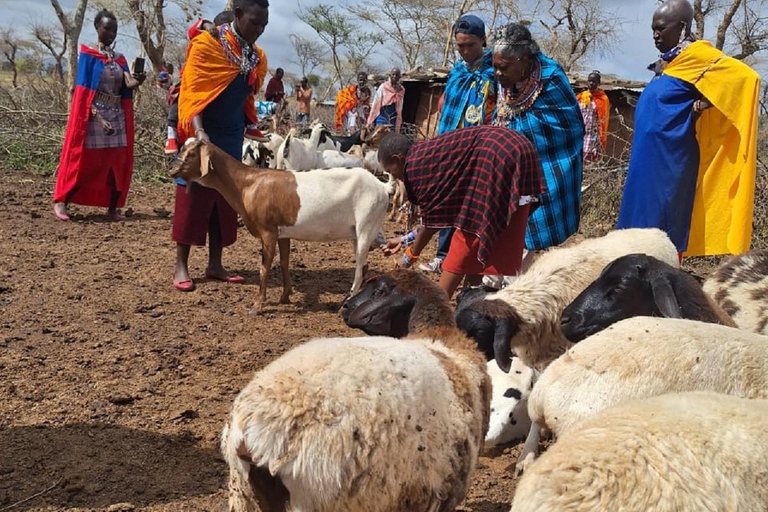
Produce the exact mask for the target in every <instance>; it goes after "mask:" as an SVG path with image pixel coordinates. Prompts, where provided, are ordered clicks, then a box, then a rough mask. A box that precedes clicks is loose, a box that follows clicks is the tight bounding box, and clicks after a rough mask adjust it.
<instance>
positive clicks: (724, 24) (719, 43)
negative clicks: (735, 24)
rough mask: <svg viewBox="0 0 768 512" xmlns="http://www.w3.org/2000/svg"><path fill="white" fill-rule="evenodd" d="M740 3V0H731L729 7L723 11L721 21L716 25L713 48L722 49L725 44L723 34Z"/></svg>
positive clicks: (726, 31) (725, 32)
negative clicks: (715, 37)
mask: <svg viewBox="0 0 768 512" xmlns="http://www.w3.org/2000/svg"><path fill="white" fill-rule="evenodd" d="M740 5H741V0H733V2H732V3H731V5H730V7H728V9H727V10H726V11H725V14H724V15H723V21H722V22H721V23H720V25H719V26H718V27H717V40H716V41H715V48H717V49H718V50H722V49H723V46H725V36H726V34H727V33H728V29H729V28H730V26H731V22H732V21H733V17H734V16H735V15H736V11H738V10H739V6H740Z"/></svg>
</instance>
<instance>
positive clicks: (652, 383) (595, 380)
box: [528, 317, 768, 437]
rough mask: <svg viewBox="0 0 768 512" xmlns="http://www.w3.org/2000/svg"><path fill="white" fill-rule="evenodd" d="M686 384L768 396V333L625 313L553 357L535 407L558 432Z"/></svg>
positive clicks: (541, 420)
mask: <svg viewBox="0 0 768 512" xmlns="http://www.w3.org/2000/svg"><path fill="white" fill-rule="evenodd" d="M684 391H715V392H718V393H724V394H729V395H736V396H740V397H744V398H768V337H766V336H761V335H759V334H754V333H751V332H747V331H743V330H740V329H735V328H733V327H725V326H722V325H717V324H711V323H704V322H697V321H694V320H680V319H673V318H651V317H634V318H629V319H627V320H622V321H620V322H617V323H615V324H613V325H612V326H610V327H608V328H607V329H605V330H604V331H601V332H599V333H597V334H594V335H592V336H590V337H588V338H587V339H585V340H584V341H582V342H580V343H578V344H576V345H574V346H573V348H571V349H570V350H568V352H566V353H565V354H564V355H563V356H561V357H560V358H558V359H556V360H555V361H554V362H552V364H550V365H549V367H548V368H547V369H546V370H545V371H544V373H542V374H541V376H540V377H539V379H538V380H537V381H536V385H535V386H534V389H533V392H531V395H530V396H529V397H528V413H529V415H530V417H531V420H533V421H534V422H535V423H536V424H537V425H539V426H540V427H542V428H547V429H549V430H551V431H552V432H553V433H554V434H555V435H556V436H558V437H559V436H561V435H562V434H564V433H567V432H569V431H570V430H572V429H573V428H576V425H577V424H578V423H579V422H580V421H583V420H584V419H586V418H590V417H593V416H595V415H596V414H598V413H599V412H600V411H602V410H603V409H606V408H608V407H611V406H614V405H617V404H620V403H623V402H627V401H630V400H633V399H637V398H643V397H649V396H656V395H662V394H666V393H677V392H684Z"/></svg>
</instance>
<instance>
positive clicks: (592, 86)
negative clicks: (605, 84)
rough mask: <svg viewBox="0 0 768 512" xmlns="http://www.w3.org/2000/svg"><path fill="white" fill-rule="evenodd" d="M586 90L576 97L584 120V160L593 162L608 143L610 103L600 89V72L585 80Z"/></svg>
mask: <svg viewBox="0 0 768 512" xmlns="http://www.w3.org/2000/svg"><path fill="white" fill-rule="evenodd" d="M587 87H588V89H587V90H586V91H584V92H580V93H579V94H577V95H576V99H577V100H578V101H579V106H580V107H581V116H582V117H583V118H584V160H586V161H587V162H594V161H595V160H599V159H600V157H601V156H602V155H603V153H605V150H606V148H607V147H608V146H607V143H608V117H609V116H610V112H611V102H610V101H609V100H608V96H607V95H606V94H605V92H603V90H602V89H600V72H599V71H593V72H591V73H590V74H589V77H588V78H587Z"/></svg>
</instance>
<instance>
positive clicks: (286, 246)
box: [277, 238, 291, 304]
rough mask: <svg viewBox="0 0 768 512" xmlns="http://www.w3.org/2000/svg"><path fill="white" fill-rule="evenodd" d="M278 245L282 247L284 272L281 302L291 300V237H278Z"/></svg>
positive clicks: (286, 302)
mask: <svg viewBox="0 0 768 512" xmlns="http://www.w3.org/2000/svg"><path fill="white" fill-rule="evenodd" d="M277 246H278V247H279V248H280V270H281V271H282V273H283V294H282V295H281V296H280V304H290V302H291V270H290V263H291V239H290V238H278V239H277Z"/></svg>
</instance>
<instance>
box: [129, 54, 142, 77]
mask: <svg viewBox="0 0 768 512" xmlns="http://www.w3.org/2000/svg"><path fill="white" fill-rule="evenodd" d="M132 72H133V74H135V75H141V74H142V73H144V59H143V58H141V57H136V58H135V59H133V71H132Z"/></svg>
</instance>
